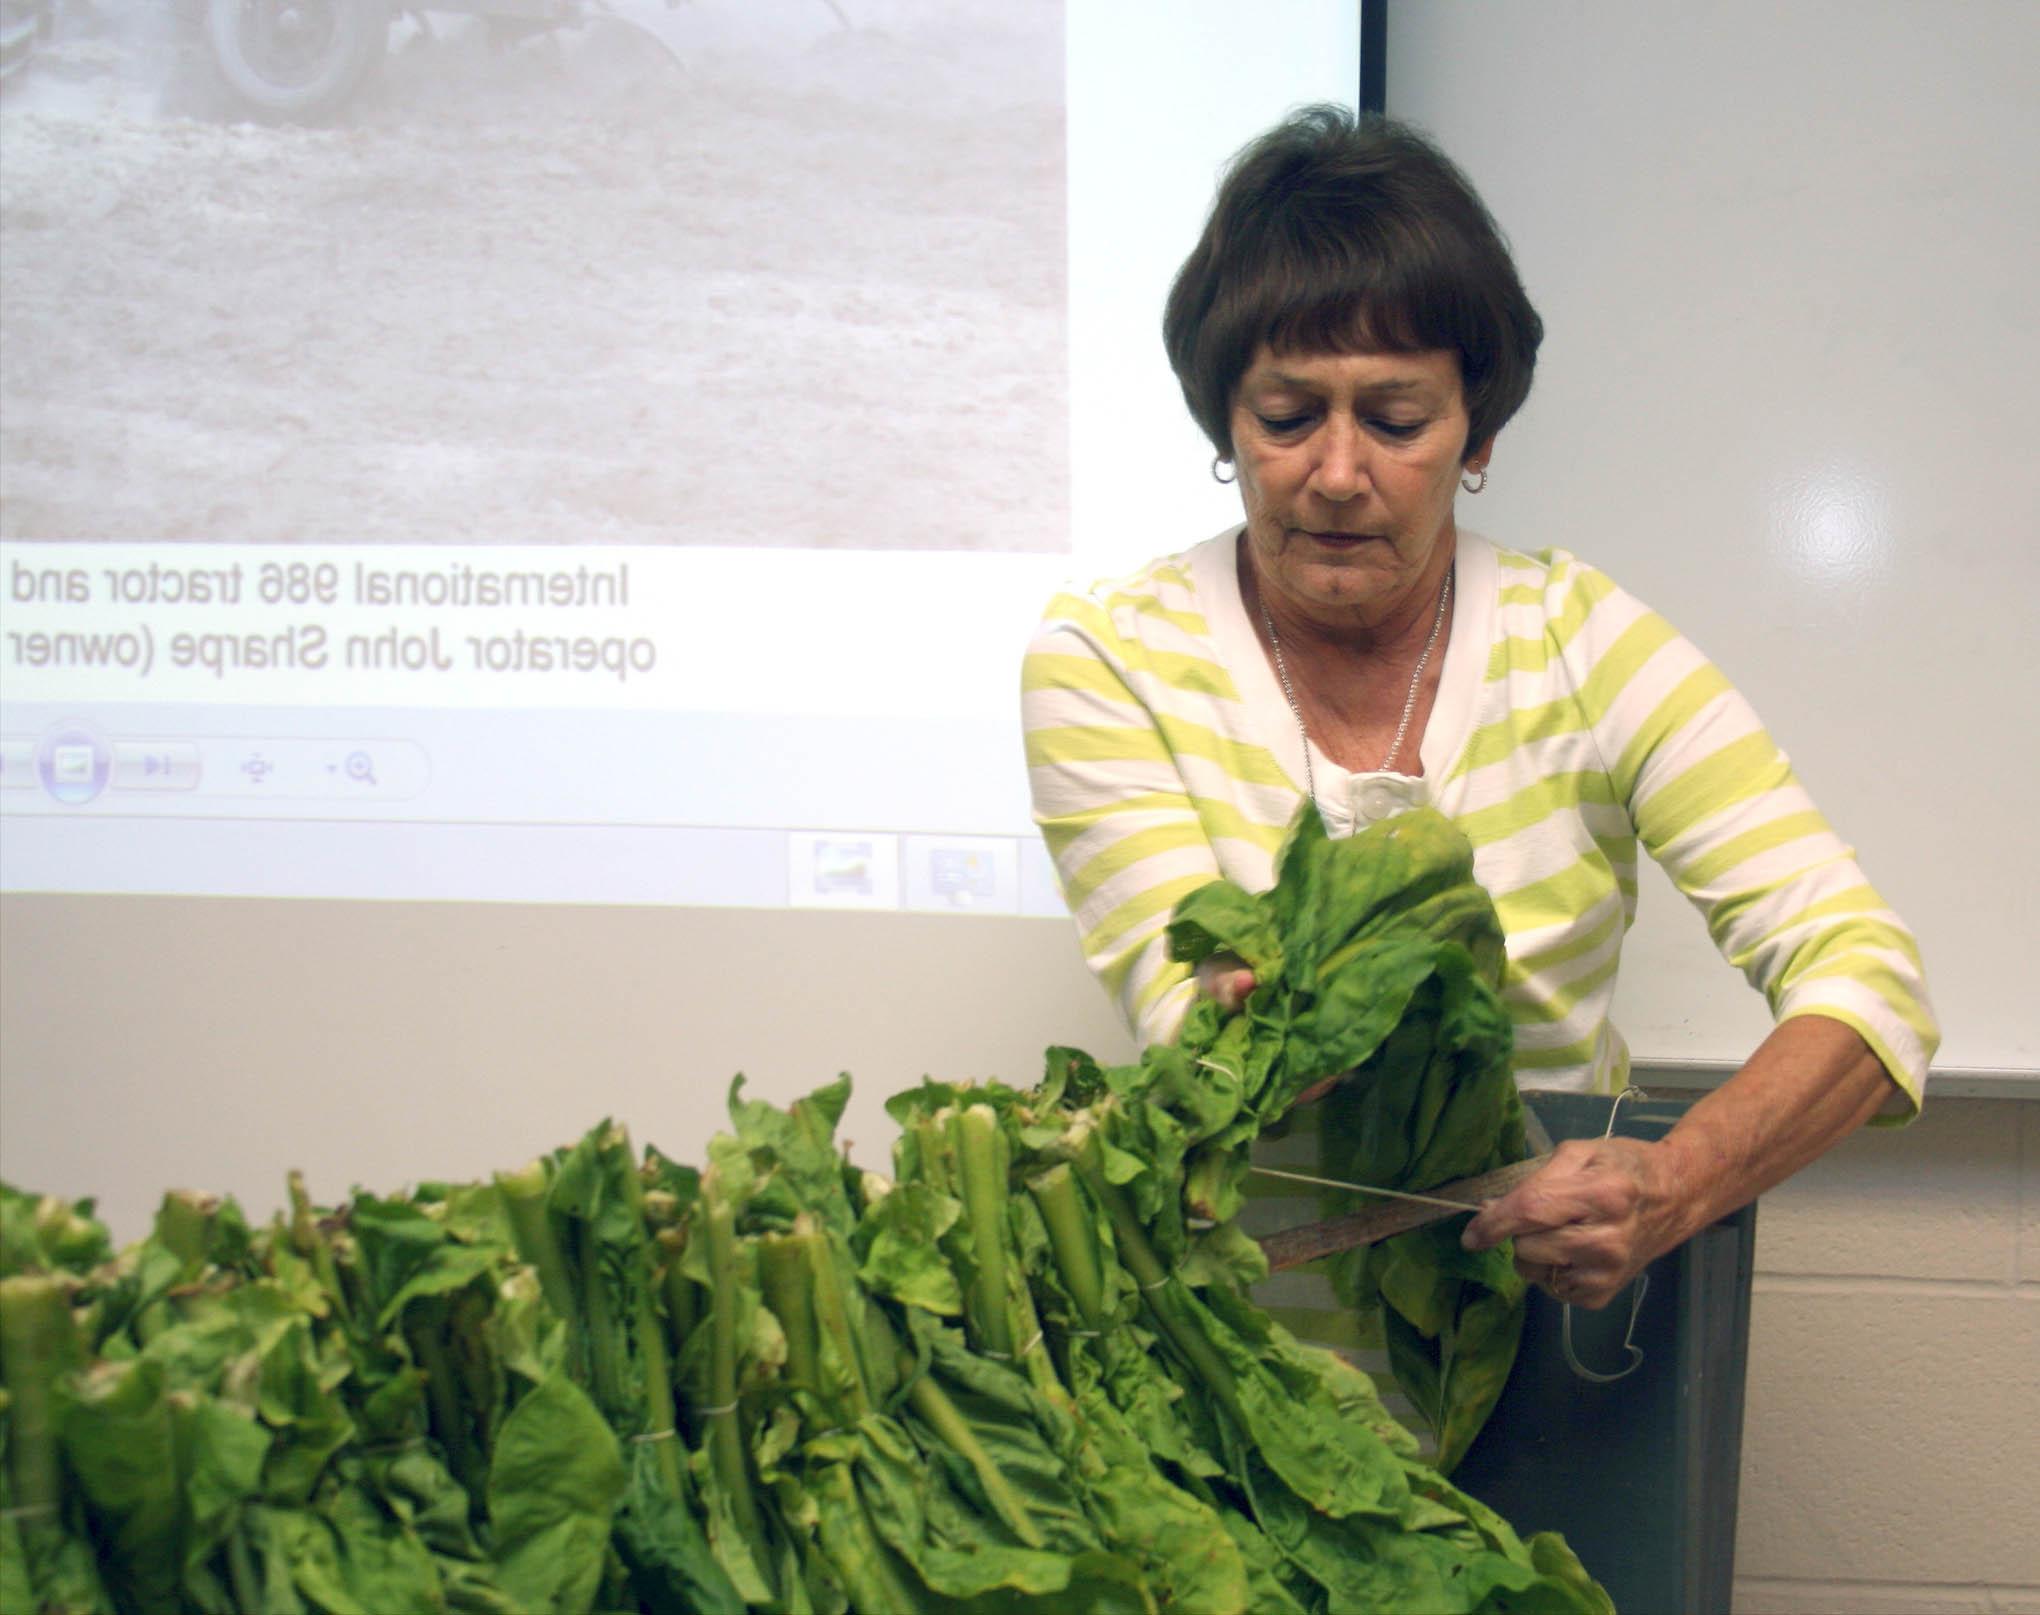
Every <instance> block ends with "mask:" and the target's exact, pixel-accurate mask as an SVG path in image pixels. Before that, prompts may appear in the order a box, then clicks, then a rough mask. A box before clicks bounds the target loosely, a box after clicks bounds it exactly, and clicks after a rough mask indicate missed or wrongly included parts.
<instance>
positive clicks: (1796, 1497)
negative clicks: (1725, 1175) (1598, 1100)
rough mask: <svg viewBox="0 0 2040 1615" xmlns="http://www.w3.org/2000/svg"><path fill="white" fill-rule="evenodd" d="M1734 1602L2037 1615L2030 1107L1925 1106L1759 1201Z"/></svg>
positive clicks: (2038, 1236)
mask: <svg viewBox="0 0 2040 1615" xmlns="http://www.w3.org/2000/svg"><path fill="white" fill-rule="evenodd" d="M1748 1397H1749V1400H1748V1408H1747V1413H1746V1418H1745V1422H1744V1428H1743V1472H1742V1491H1741V1504H1740V1530H1739V1532H1738V1536H1737V1542H1736V1609H1737V1611H1738V1612H1739V1615H1793V1612H1802V1611H1803V1612H1808V1615H1815V1612H1817V1615H1943V1612H1948V1611H1956V1610H1961V1611H1989V1612H1995V1615H2009V1612H2013V1611H2019V1612H2023V1615H2040V1103H2035V1102H2032V1101H2027V1100H2007V1099H1995V1100H1981V1099H1940V1098H1930V1099H1929V1102H1928V1106H1927V1109H1926V1111H1925V1113H1924V1114H1923V1115H1922V1116H1921V1118H1920V1120H1919V1121H1918V1122H1916V1123H1915V1124H1913V1126H1911V1127H1910V1128H1905V1129H1898V1130H1892V1129H1874V1130H1868V1131H1865V1132H1863V1133H1862V1134H1859V1135H1858V1136H1857V1137H1855V1138H1853V1139H1851V1140H1849V1141H1848V1142H1847V1143H1845V1144H1843V1145H1842V1146H1841V1147H1840V1148H1838V1149H1836V1150H1835V1151H1833V1152H1832V1153H1831V1154H1829V1155H1828V1156H1827V1157H1825V1158H1824V1159H1822V1160H1821V1161H1819V1162H1816V1163H1815V1164H1814V1165H1813V1166H1812V1167H1810V1168H1808V1169H1807V1170H1806V1171H1805V1172H1803V1173H1801V1174H1800V1175H1799V1176H1798V1177H1796V1178H1794V1179H1792V1180H1791V1181H1790V1182H1788V1183H1786V1184H1784V1185H1782V1186H1781V1187H1780V1188H1778V1189H1776V1190H1774V1191H1773V1192H1772V1193H1771V1194H1769V1195H1767V1196H1765V1198H1764V1200H1763V1202H1762V1205H1761V1207H1760V1209H1759V1212H1758V1216H1757V1277H1756V1286H1755V1299H1754V1309H1753V1316H1752V1321H1751V1329H1750V1367H1749V1392H1748Z"/></svg>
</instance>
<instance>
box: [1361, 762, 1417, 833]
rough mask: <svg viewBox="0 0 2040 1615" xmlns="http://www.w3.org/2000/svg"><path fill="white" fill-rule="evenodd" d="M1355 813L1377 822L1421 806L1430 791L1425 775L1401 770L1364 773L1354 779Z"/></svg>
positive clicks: (1363, 820) (1362, 818)
mask: <svg viewBox="0 0 2040 1615" xmlns="http://www.w3.org/2000/svg"><path fill="white" fill-rule="evenodd" d="M1352 784H1353V817H1354V818H1355V819H1356V820H1359V821H1360V822H1362V823H1366V824H1375V823H1379V822H1380V821H1381V820H1383V819H1392V818H1394V817H1395V816H1396V815H1397V814H1398V813H1407V812H1408V811H1409V810H1410V809H1411V808H1413V807H1421V806H1422V805H1423V803H1424V802H1425V800H1426V798H1427V796H1428V794H1429V793H1427V792H1426V791H1425V789H1424V782H1423V781H1422V780H1421V779H1410V778H1408V777H1407V776H1405V775H1401V774H1360V775H1356V776H1354V779H1353V782H1352Z"/></svg>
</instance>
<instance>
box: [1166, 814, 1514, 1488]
mask: <svg viewBox="0 0 2040 1615" xmlns="http://www.w3.org/2000/svg"><path fill="white" fill-rule="evenodd" d="M1169 939H1170V944H1171V951H1172V952H1173V953H1174V955H1175V956H1176V957H1177V958H1179V959H1183V960H1187V961H1191V962H1193V963H1194V962H1196V961H1199V960H1202V959H1205V958H1207V957H1209V956H1210V955H1212V954H1214V953H1220V952H1224V953H1230V954H1234V955H1236V956H1238V957H1239V958H1241V959H1243V960H1245V961H1246V962H1247V964H1249V965H1250V966H1251V967H1252V968H1253V971H1254V976H1255V983H1256V985H1255V990H1254V992H1253V994H1252V995H1251V996H1250V997H1249V999H1248V1000H1247V1002H1246V1004H1245V1005H1244V1006H1243V1007H1242V1009H1241V1012H1240V1013H1239V1014H1237V1015H1232V1016H1224V1015H1221V1014H1220V1012H1219V1011H1218V1009H1217V1007H1216V1006H1215V1005H1214V1004H1212V1003H1210V1002H1209V1001H1208V1000H1207V1001H1205V1002H1204V1003H1201V1004H1200V1005H1198V1007H1197V1008H1196V1009H1195V1010H1193V1011H1192V1012H1191V1014H1190V1016H1189V1018H1188V1020H1187V1021H1186V1024H1185V1026H1184V1029H1183V1032H1182V1035H1181V1038H1180V1040H1179V1041H1180V1043H1181V1046H1182V1048H1183V1050H1184V1051H1185V1052H1186V1053H1187V1054H1189V1055H1190V1056H1191V1057H1192V1058H1194V1059H1195V1061H1196V1062H1197V1065H1198V1068H1199V1069H1200V1070H1201V1071H1203V1072H1205V1073H1206V1074H1207V1076H1209V1077H1216V1078H1220V1079H1223V1080H1227V1081H1231V1080H1237V1081H1238V1083H1239V1087H1240V1100H1239V1110H1238V1113H1237V1114H1236V1116H1235V1117H1234V1119H1233V1120H1232V1121H1231V1122H1230V1123H1229V1124H1228V1125H1227V1126H1225V1127H1224V1128H1222V1129H1220V1130H1219V1131H1218V1132H1216V1133H1214V1134H1213V1135H1212V1136H1211V1137H1210V1138H1209V1139H1208V1140H1207V1141H1206V1142H1205V1143H1204V1144H1203V1145H1202V1146H1201V1147H1200V1151H1199V1158H1198V1159H1197V1160H1195V1161H1194V1162H1193V1163H1192V1165H1191V1169H1190V1172H1189V1195H1190V1200H1191V1204H1192V1206H1193V1209H1195V1210H1198V1211H1200V1212H1201V1213H1202V1214H1203V1215H1205V1216H1207V1217H1212V1218H1216V1219H1219V1220H1229V1219H1230V1218H1232V1217H1235V1216H1237V1215H1238V1213H1239V1210H1240V1206H1241V1199H1242V1189H1241V1181H1242V1178H1243V1176H1244V1174H1245V1172H1246V1171H1247V1160H1246V1154H1245V1152H1244V1151H1243V1149H1242V1148H1241V1147H1240V1146H1241V1145H1242V1143H1243V1142H1245V1141H1246V1140H1248V1139H1249V1138H1252V1137H1254V1136H1258V1135H1259V1134H1261V1133H1263V1132H1265V1131H1268V1130H1270V1129H1271V1128H1273V1127H1275V1126H1276V1125H1277V1124H1279V1122H1280V1121H1281V1120H1282V1118H1283V1116H1284V1114H1285V1112H1287V1111H1288V1109H1289V1107H1290V1105H1291V1103H1292V1101H1293V1100H1294V1099H1295V1098H1296V1096H1297V1095H1298V1094H1299V1093H1300V1092H1301V1091H1302V1090H1303V1089H1305V1088H1306V1087H1309V1086H1311V1085H1313V1084H1315V1083H1316V1082H1317V1081H1318V1080H1319V1079H1320V1078H1323V1077H1326V1076H1330V1075H1333V1074H1337V1073H1346V1074H1347V1076H1346V1079H1345V1080H1344V1081H1342V1082H1340V1083H1339V1084H1338V1085H1337V1086H1335V1087H1334V1088H1332V1089H1331V1090H1330V1092H1328V1093H1327V1094H1325V1095H1324V1097H1323V1098H1322V1099H1321V1100H1319V1101H1318V1104H1319V1107H1320V1119H1319V1126H1318V1144H1319V1173H1320V1175H1321V1176H1322V1177H1323V1178H1325V1179H1327V1180H1330V1181H1333V1182H1338V1183H1347V1184H1364V1185H1372V1186H1376V1187H1384V1188H1390V1189H1407V1190H1416V1191H1422V1190H1425V1189H1429V1188H1432V1187H1435V1186H1436V1185H1438V1184H1442V1183H1448V1182H1450V1181H1452V1180H1454V1179H1456V1178H1464V1177H1471V1176H1473V1175H1474V1174H1476V1173H1480V1172H1486V1171H1489V1170H1492V1169H1493V1168H1495V1167H1499V1166H1503V1165H1506V1164H1508V1163H1510V1162H1513V1161H1520V1160H1522V1159H1523V1158H1524V1157H1525V1156H1526V1155H1527V1154H1528V1153H1529V1150H1528V1147H1527V1145H1526V1143H1525V1140H1524V1124H1523V1103H1522V1099H1521V1097H1520V1096H1519V1094H1518V1093H1517V1090H1516V1082H1515V1075H1514V1070H1513V1061H1512V1058H1511V1056H1512V1051H1513V1047H1514V1038H1513V1033H1512V1029H1511V1026H1510V1022H1509V1015H1508V1011H1507V1009H1506V1008H1505V1007H1504V1006H1503V1004H1502V1002H1501V999H1500V998H1499V997H1498V996H1497V992H1496V988H1497V985H1498V983H1499V981H1500V977H1501V970H1502V959H1503V947H1502V931H1501V925H1500V923H1499V921H1498V920H1497V919H1496V917H1495V911H1494V904H1493V903H1492V902H1491V901H1490V900H1489V898H1488V895H1487V893H1486V892H1485V891H1484V890H1482V888H1481V887H1480V886H1479V885H1477V884H1476V883H1475V881H1474V878H1473V849H1472V847H1471V846H1470V845H1469V844H1468V842H1467V840H1466V838H1465V837H1464V836H1463V835H1461V834H1460V833H1459V831H1458V830H1456V829H1455V828H1453V826H1452V824H1451V822H1450V821H1449V820H1447V819H1445V818H1444V817H1443V816H1442V815H1440V814H1438V813H1435V812H1431V811H1429V810H1425V811H1421V812H1416V813H1407V814H1403V815H1401V816H1400V817H1397V818H1394V819H1389V820H1386V821H1384V822H1382V823H1380V824H1376V825H1373V826H1371V827H1370V828H1368V829H1366V830H1363V831H1362V832H1361V833H1360V834H1359V835H1357V836H1354V837H1352V838H1351V839H1350V840H1342V841H1333V840H1331V839H1330V838H1329V837H1328V836H1326V834H1325V832H1324V826H1323V824H1322V822H1321V821H1320V820H1319V818H1318V816H1317V813H1316V812H1315V810H1314V809H1310V808H1306V810H1305V812H1304V814H1303V815H1302V816H1301V817H1300V818H1299V819H1298V821H1297V823H1296V826H1295V828H1294V829H1293V830H1292V831H1291V833H1290V836H1289V839H1288V841H1287V843H1286V844H1285V846H1284V848H1283V851H1282V854H1281V857H1280V860H1279V862H1278V866H1277V879H1276V882H1275V885H1274V886H1273V887H1272V888H1271V889H1270V890H1269V891H1267V892H1265V893H1262V894H1259V895H1255V894H1252V893H1249V892H1247V891H1245V890H1244V889H1242V888H1241V887H1238V886H1235V885H1233V884H1232V883H1231V882H1228V881H1219V882H1214V883H1213V884H1211V885H1209V886H1206V887H1203V888H1202V889H1200V890H1198V891H1195V892H1192V893H1191V894H1190V895H1189V896H1188V897H1187V898H1185V899H1184V901H1183V902H1182V904H1181V905H1180V906H1179V907H1178V908H1177V910H1176V914H1175V917H1174V919H1173V921H1172V922H1171V924H1170V927H1169ZM1235 1074H1236V1078H1235ZM1321 1198H1322V1200H1323V1209H1324V1211H1325V1213H1326V1214H1327V1215H1334V1214H1337V1213H1340V1212H1344V1211H1350V1210H1354V1209H1357V1208H1358V1207H1359V1206H1362V1205H1365V1204H1367V1203H1369V1202H1368V1200H1367V1199H1366V1197H1364V1196H1360V1195H1357V1194H1353V1193H1350V1192H1333V1193H1330V1194H1327V1195H1324V1196H1322V1197H1321ZM1373 1203H1375V1204H1379V1201H1378V1200H1377V1201H1375V1202H1373ZM1462 1227H1463V1224H1462V1223H1461V1222H1459V1221H1457V1220H1453V1221H1447V1222H1443V1223H1435V1224H1433V1225H1431V1226H1430V1227H1427V1228H1420V1229H1417V1230H1415V1231H1414V1232H1412V1233H1408V1234H1404V1235H1402V1236H1400V1237H1399V1238H1396V1239H1392V1240H1387V1241H1384V1242H1383V1243H1381V1244H1379V1245H1374V1246H1370V1247H1366V1248H1363V1249H1360V1250H1357V1251H1353V1252H1351V1253H1349V1254H1348V1255H1346V1256H1344V1257H1341V1258H1338V1259H1337V1260H1336V1262H1335V1264H1334V1274H1333V1277H1334V1280H1335V1282H1336V1283H1337V1285H1338V1286H1339V1288H1340V1290H1341V1291H1342V1292H1343V1294H1344V1297H1345V1299H1346V1300H1347V1301H1349V1302H1350V1303H1352V1304H1354V1305H1356V1306H1359V1307H1361V1308H1363V1309H1365V1310H1366V1311H1367V1312H1369V1313H1371V1314H1373V1320H1374V1322H1375V1323H1376V1326H1377V1330H1378V1333H1379V1336H1380V1338H1381V1339H1382V1340H1383V1341H1384V1342H1385V1344H1386V1346H1387V1348H1388V1354H1389V1361H1390V1364H1391V1366H1392V1367H1393V1369H1394V1371H1395V1377H1396V1380H1397V1382H1398V1383H1399V1384H1400V1385H1401V1386H1402V1388H1403V1390H1404V1392H1405V1394H1406V1395H1407V1396H1408V1397H1409V1400H1410V1402H1411V1404H1412V1405H1413V1406H1414V1407H1415V1408H1416V1409H1417V1411H1418V1413H1419V1414H1421V1415H1422V1416H1423V1418H1424V1419H1425V1420H1426V1421H1427V1422H1428V1423H1429V1424H1430V1426H1431V1429H1432V1433H1433V1436H1434V1439H1435V1443H1436V1454H1435V1458H1434V1460H1433V1461H1434V1462H1435V1463H1436V1464H1437V1465H1438V1467H1439V1468H1440V1469H1441V1470H1443V1471H1445V1472H1446V1473H1448V1474H1449V1473H1450V1472H1451V1470H1452V1468H1453V1467H1454V1466H1455V1465H1456V1464H1457V1463H1458V1461H1459V1459H1460V1457H1461V1456H1462V1455H1464V1453H1465V1451H1466V1449H1467V1447H1468V1446H1469V1445H1470V1444H1471V1443H1472V1441H1473V1438H1474V1437H1475V1436H1476V1435H1478V1434H1479V1433H1480V1429H1481V1426H1482V1425H1483V1424H1484V1423H1485V1422H1486V1421H1487V1417H1488V1414H1489V1413H1490V1412H1491V1411H1492V1410H1493V1408H1494V1405H1495V1402H1496V1400H1497V1399H1498V1398H1499V1397H1500V1396H1501V1393H1502V1389H1503V1387H1504V1386H1505V1385H1506V1383H1507V1381H1508V1378H1509V1370H1510V1368H1511V1366H1512V1365H1513V1364H1514V1362H1515V1360H1516V1348H1517V1344H1518V1342H1519V1340H1520V1339H1521V1336H1522V1328H1523V1313H1524V1305H1523V1303H1524V1284H1523V1280H1522V1278H1521V1277H1520V1276H1519V1275H1518V1274H1517V1272H1516V1269H1515V1264H1514V1261H1513V1259H1512V1257H1511V1253H1510V1250H1509V1248H1508V1247H1506V1246H1504V1247H1500V1248H1497V1249H1494V1250H1489V1251H1479V1252H1475V1251H1467V1250H1464V1249H1462V1248H1461V1246H1460V1243H1459V1235H1460V1230H1461V1228H1462Z"/></svg>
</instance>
